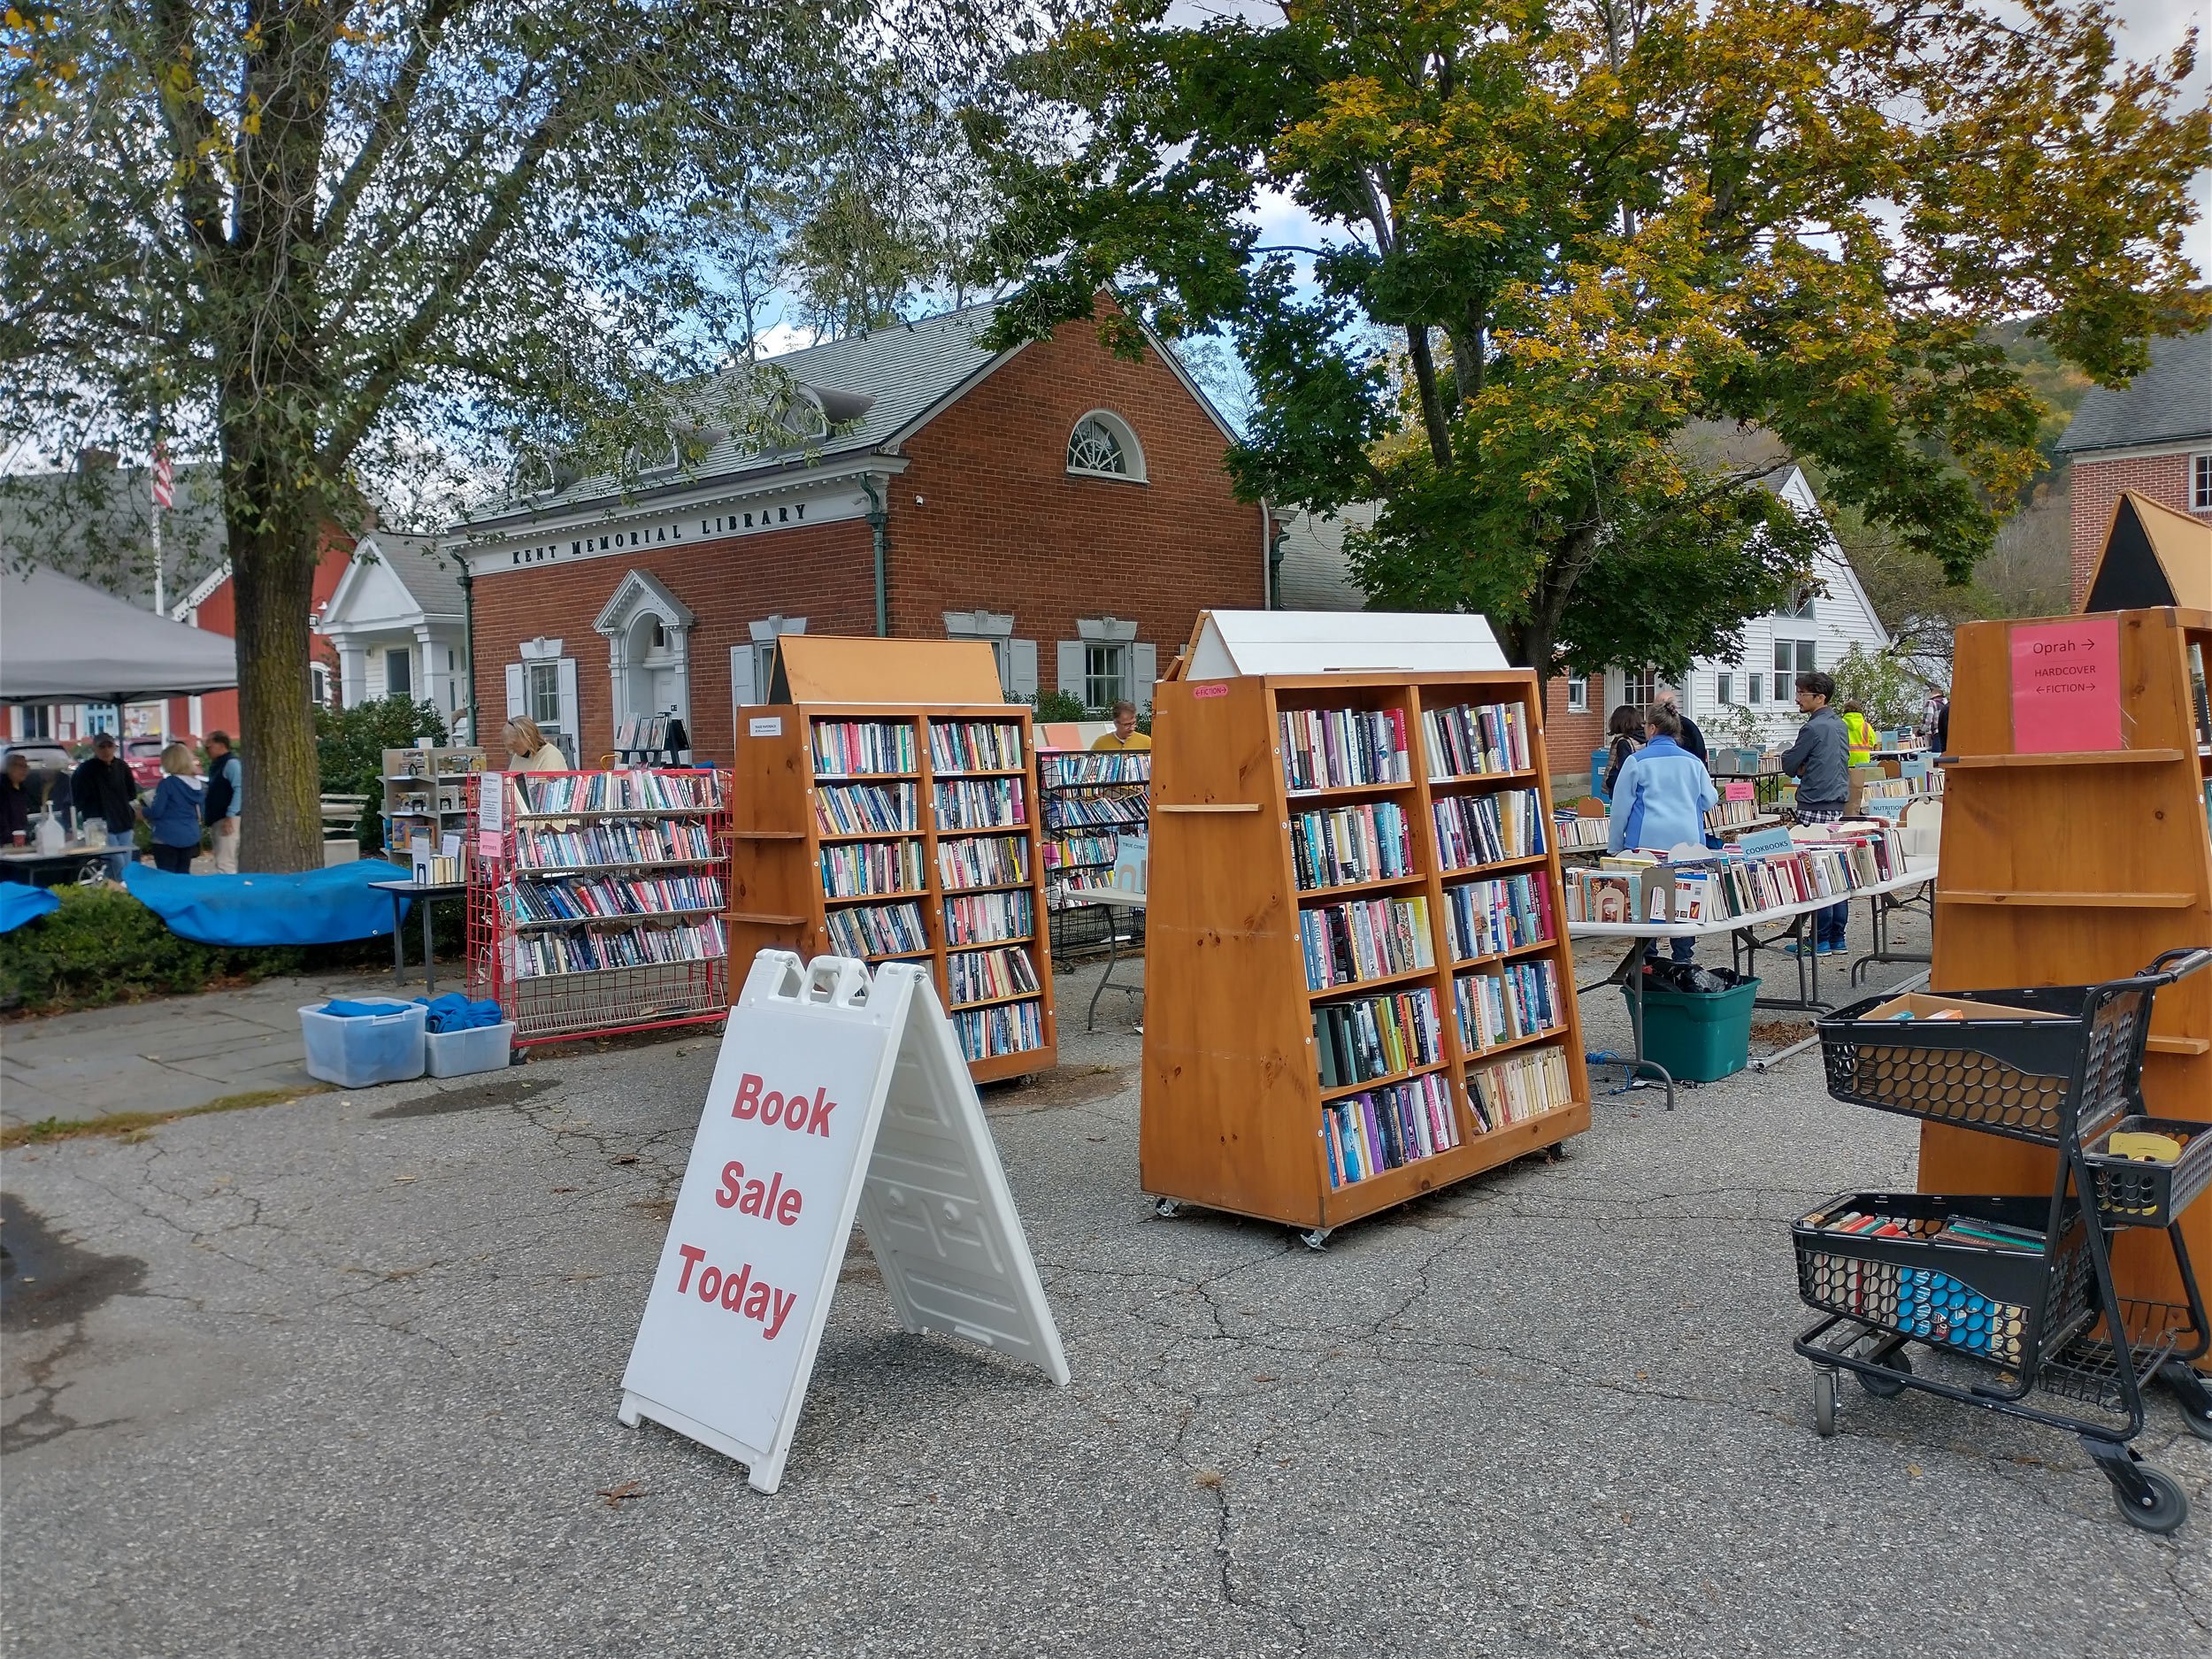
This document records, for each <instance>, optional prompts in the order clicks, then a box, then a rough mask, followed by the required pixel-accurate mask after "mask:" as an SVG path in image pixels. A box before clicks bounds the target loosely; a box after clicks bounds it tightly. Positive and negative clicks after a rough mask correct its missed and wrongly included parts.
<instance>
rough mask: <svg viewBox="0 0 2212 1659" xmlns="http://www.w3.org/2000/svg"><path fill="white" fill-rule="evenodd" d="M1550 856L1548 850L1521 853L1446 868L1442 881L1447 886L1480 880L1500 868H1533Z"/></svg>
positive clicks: (1495, 872)
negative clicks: (1491, 860)
mask: <svg viewBox="0 0 2212 1659" xmlns="http://www.w3.org/2000/svg"><path fill="white" fill-rule="evenodd" d="M1550 856H1551V855H1550V854H1549V853H1548V852H1542V853H1523V854H1521V855H1520V856H1517V857H1514V858H1501V859H1499V860H1497V862H1496V863H1494V864H1471V865H1470V866H1468V867H1467V868H1466V869H1464V870H1447V871H1445V872H1443V881H1444V884H1445V885H1446V886H1447V887H1452V886H1456V885H1457V884H1458V883H1460V882H1462V881H1480V880H1484V879H1487V878H1489V877H1491V876H1494V875H1496V874H1497V873H1498V872H1500V871H1502V870H1525V869H1531V868H1533V867H1534V866H1535V865H1538V864H1542V863H1543V862H1544V861H1545V860H1546V859H1548V858H1549V857H1550Z"/></svg>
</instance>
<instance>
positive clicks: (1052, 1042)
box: [726, 648, 1059, 1083]
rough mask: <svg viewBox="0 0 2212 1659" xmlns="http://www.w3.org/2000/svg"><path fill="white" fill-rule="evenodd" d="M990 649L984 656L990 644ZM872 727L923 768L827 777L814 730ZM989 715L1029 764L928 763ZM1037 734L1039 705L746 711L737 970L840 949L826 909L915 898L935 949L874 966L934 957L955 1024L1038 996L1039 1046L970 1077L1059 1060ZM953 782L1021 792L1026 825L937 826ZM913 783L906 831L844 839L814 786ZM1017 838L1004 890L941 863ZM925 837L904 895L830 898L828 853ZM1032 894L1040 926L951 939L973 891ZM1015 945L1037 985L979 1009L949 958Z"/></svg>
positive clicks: (738, 794) (733, 905)
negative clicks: (953, 878)
mask: <svg viewBox="0 0 2212 1659" xmlns="http://www.w3.org/2000/svg"><path fill="white" fill-rule="evenodd" d="M986 649H987V648H986ZM855 721H861V722H875V721H881V722H884V723H886V724H890V725H897V726H906V727H909V728H910V729H911V731H912V733H913V747H914V763H915V764H914V768H913V770H912V771H911V772H884V773H869V774H857V773H856V774H846V775H840V776H834V777H833V776H828V775H824V776H822V777H819V778H818V776H817V773H816V769H815V764H814V749H813V741H812V740H813V732H814V727H815V725H816V723H817V722H827V723H830V724H833V725H838V724H843V723H847V722H855ZM965 721H987V722H989V723H992V724H995V725H1006V726H1018V727H1019V729H1020V734H1021V753H1022V764H1021V765H1020V766H1019V767H1012V768H1006V769H1002V770H994V771H959V770H955V771H941V770H939V769H938V768H937V767H936V766H935V765H933V764H932V758H931V754H930V741H929V734H930V728H931V726H933V725H938V724H948V723H956V722H965ZM736 743H737V750H736V759H735V765H734V768H733V772H734V777H735V784H734V787H733V792H732V799H733V815H732V836H733V847H734V852H733V858H732V864H731V872H730V910H729V911H728V913H727V916H726V920H727V922H728V924H729V929H730V950H731V954H732V956H733V957H734V958H735V959H736V960H738V961H740V962H749V961H750V960H751V959H752V957H753V956H754V955H755V954H756V953H757V952H758V951H761V950H764V949H780V950H792V951H796V952H797V953H798V954H799V955H800V956H808V957H811V956H822V955H826V954H830V953H831V952H832V951H833V946H832V944H831V941H830V935H829V913H830V911H831V910H834V909H837V908H840V907H841V906H844V905H849V904H882V903H889V902H900V901H902V900H905V901H911V902H914V903H915V904H917V905H918V906H919V907H920V910H921V913H922V919H923V924H924V926H925V928H926V934H927V942H926V946H924V947H922V948H919V949H913V950H907V951H886V952H882V953H879V954H872V955H870V956H868V958H867V960H869V961H870V962H872V963H873V962H915V963H927V964H929V969H930V972H931V975H932V978H933V979H934V981H935V983H936V986H937V995H938V997H939V998H940V1000H941V1001H942V1002H943V1003H944V1005H945V1007H946V1008H947V1009H948V1010H950V1011H951V1013H952V1014H953V1016H954V1018H955V1022H956V1024H957V1023H959V1017H960V1015H961V1014H962V1013H963V1012H964V1011H967V1010H986V1009H989V1008H994V1007H998V1006H1002V1005H1003V1006H1012V1005H1016V1004H1020V1003H1024V1002H1033V1003H1035V1004H1036V1006H1037V1012H1038V1021H1039V1028H1040V1030H1041V1033H1042V1036H1043V1041H1042V1042H1041V1044H1040V1045H1038V1046H1037V1047H1034V1048H1023V1049H1021V1050H1019V1051H1018V1052H1014V1053H1009V1054H998V1055H993V1056H989V1057H987V1058H985V1059H979V1060H971V1061H970V1062H969V1064H968V1070H969V1071H970V1073H971V1074H972V1076H973V1077H974V1078H975V1079H976V1081H977V1082H979V1083H987V1082H991V1081H994V1080H996V1079H1002V1078H1010V1077H1019V1076H1023V1075H1025V1074H1026V1073H1028V1072H1032V1071H1045V1070H1047V1069H1048V1068H1049V1067H1051V1066H1052V1065H1053V1064H1056V1062H1057V1059H1058V1055H1059V1049H1058V1041H1057V1036H1056V1027H1055V1025H1054V1009H1053V995H1052V960H1051V952H1050V951H1049V950H1048V949H1046V947H1045V933H1044V929H1045V925H1046V921H1045V917H1046V912H1045V875H1044V858H1043V848H1042V843H1041V818H1042V815H1041V812H1040V810H1039V808H1038V796H1037V752H1036V746H1035V743H1034V741H1033V733H1032V731H1031V727H1030V710H1027V709H1026V708H1024V707H1022V706H1021V705H1019V704H1006V703H962V704H947V705H922V704H916V703H783V704H775V705H764V706H760V707H756V708H748V709H742V710H739V718H738V722H737V737H736ZM955 779H972V780H987V779H1005V780H1010V781H1011V782H1014V783H1016V784H1018V786H1019V787H1020V788H1021V791H1022V796H1023V818H1024V821H1023V823H1022V824H1021V825H1020V826H1016V827H1000V828H995V829H984V830H954V829H947V828H944V827H942V826H940V824H939V822H938V817H937V811H936V786H937V785H938V783H940V782H941V781H949V780H955ZM872 782H879V783H884V784H889V785H910V786H911V787H912V788H913V791H914V800H915V821H914V827H913V828H912V829H910V830H902V831H864V832H861V833H841V832H838V831H835V830H832V829H828V828H826V827H825V824H824V820H823V818H821V816H820V814H819V813H818V810H817V785H818V783H872ZM964 837H976V838H998V837H1018V838H1019V839H1020V840H1021V841H1023V843H1024V844H1025V848H1026V852H1025V857H1026V860H1027V874H1026V877H1025V879H1023V880H1021V881H1018V882H1010V883H1004V884H998V885H986V886H980V887H961V886H958V885H956V884H953V885H949V884H948V883H947V882H946V881H945V879H944V872H943V870H942V867H941V863H940V860H939V856H938V854H939V849H940V848H941V847H942V846H944V845H945V844H946V843H948V842H950V841H956V840H958V839H961V838H964ZM893 841H895V842H915V843H919V845H920V847H921V849H922V872H923V875H924V878H925V879H924V881H923V884H922V885H921V886H919V887H912V888H910V889H907V890H905V891H902V892H898V893H889V894H874V895H867V896H865V897H847V898H838V897H833V896H830V895H828V894H827V893H826V890H825V881H824V875H823V868H822V858H823V849H825V848H838V847H845V846H851V845H855V844H859V843H867V842H876V843H881V842H893ZM1016 891H1019V892H1025V893H1027V894H1028V895H1029V898H1030V918H1031V920H1030V927H1029V930H1028V932H1027V933H1024V934H1022V935H1021V936H1020V937H1018V938H1016V939H1001V940H993V941H989V942H988V943H987V944H981V945H977V946H972V947H966V946H961V945H954V944H949V942H948V938H947V926H946V917H945V902H946V900H947V899H948V898H957V897H958V896H959V895H962V894H963V893H975V894H986V893H1004V892H1016ZM1008 945H1018V946H1020V947H1021V948H1022V949H1025V950H1026V951H1027V952H1028V953H1029V959H1030V965H1031V967H1032V968H1033V970H1034V972H1035V974H1036V978H1037V984H1038V989H1037V990H1035V991H1034V992H1030V993H1023V994H1018V995H1010V996H1000V997H990V998H983V999H979V1000H976V1001H972V1002H961V1001H956V999H955V998H954V996H953V995H952V986H951V980H950V977H949V974H950V968H949V961H950V958H951V957H953V956H959V955H962V954H964V952H965V951H967V950H969V949H977V950H987V949H997V948H999V947H1002V946H1008Z"/></svg>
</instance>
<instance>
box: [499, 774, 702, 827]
mask: <svg viewBox="0 0 2212 1659" xmlns="http://www.w3.org/2000/svg"><path fill="white" fill-rule="evenodd" d="M514 781H515V787H516V788H517V789H518V790H519V791H521V795H522V810H523V811H524V812H525V813H526V814H528V815H531V816H533V817H539V818H550V817H557V816H558V815H559V814H561V813H563V812H674V811H692V810H698V811H703V810H709V809H710V808H714V807H718V806H720V805H721V804H722V790H721V786H720V784H719V782H718V780H717V779H716V776H715V774H714V773H713V772H523V773H519V774H518V775H517V776H516V778H515V780H514Z"/></svg>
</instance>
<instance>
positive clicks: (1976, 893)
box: [1936, 883, 2198, 910]
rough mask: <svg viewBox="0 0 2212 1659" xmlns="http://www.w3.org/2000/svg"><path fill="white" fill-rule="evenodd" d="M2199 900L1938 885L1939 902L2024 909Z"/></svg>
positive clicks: (2154, 905) (2140, 906) (2148, 906)
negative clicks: (2002, 905)
mask: <svg viewBox="0 0 2212 1659" xmlns="http://www.w3.org/2000/svg"><path fill="white" fill-rule="evenodd" d="M1936 902H1937V903H1939V904H2010V905H2015V906H2016V907H2018V908H2020V909H2023V910H2034V909H2039V908H2047V907H2050V906H2062V907H2064V908H2066V909H2068V910H2074V909H2087V910H2182V909H2185V907H2187V906H2189V905H2192V904H2194V903H2196V902H2198V897H2197V895H2195V894H2193V893H2151V892H2121V893H2087V892H2070V893H2050V892H2045V893H2017V892H2010V891H2007V890H2004V889H2001V888H1997V887H1944V886H1942V885H1941V884H1940V883H1939V884H1938V885H1937V887H1936Z"/></svg>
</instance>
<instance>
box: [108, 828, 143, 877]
mask: <svg viewBox="0 0 2212 1659" xmlns="http://www.w3.org/2000/svg"><path fill="white" fill-rule="evenodd" d="M108 845H109V846H110V847H120V848H121V849H123V850H122V851H121V852H120V853H119V854H115V855H113V856H110V858H109V859H108V861H107V863H108V879H109V880H111V881H120V880H121V879H123V867H124V866H125V865H126V864H129V863H130V861H131V860H132V859H133V858H134V857H135V856H137V853H138V836H137V834H136V833H134V831H131V830H127V829H120V830H119V829H111V830H110V831H108Z"/></svg>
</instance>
